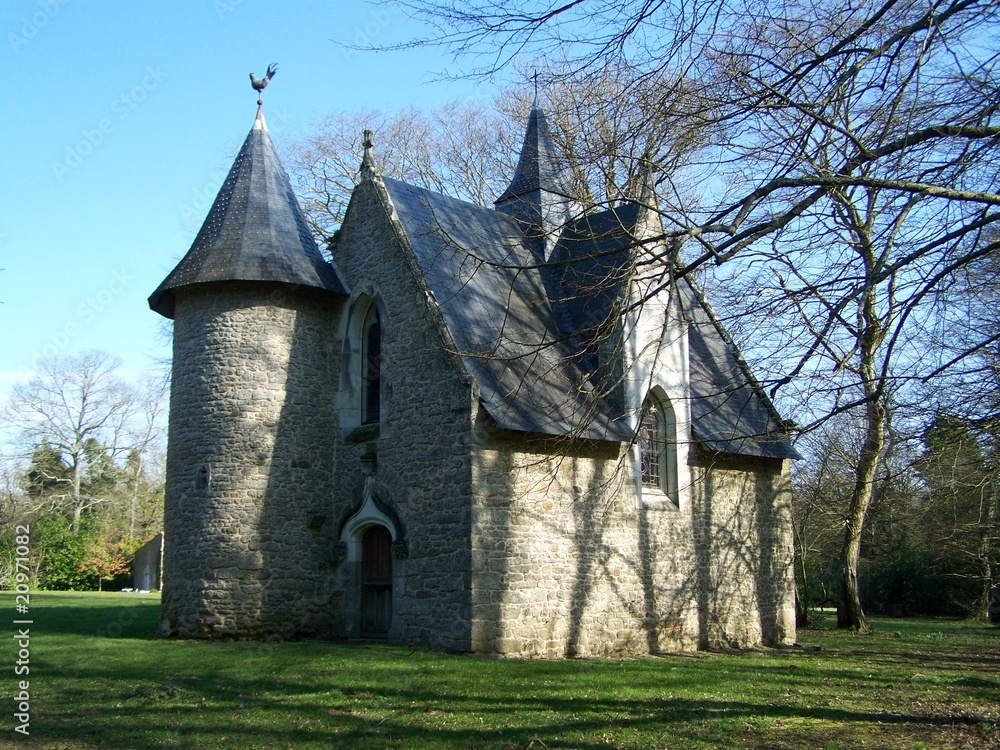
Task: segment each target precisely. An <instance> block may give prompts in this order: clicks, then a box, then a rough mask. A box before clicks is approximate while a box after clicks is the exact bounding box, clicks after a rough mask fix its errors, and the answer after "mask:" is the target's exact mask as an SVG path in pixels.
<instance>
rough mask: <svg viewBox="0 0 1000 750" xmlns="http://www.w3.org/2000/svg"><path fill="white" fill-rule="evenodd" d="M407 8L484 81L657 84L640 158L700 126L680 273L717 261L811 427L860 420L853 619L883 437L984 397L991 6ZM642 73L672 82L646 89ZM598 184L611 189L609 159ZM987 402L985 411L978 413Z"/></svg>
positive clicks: (681, 217) (408, 1)
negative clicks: (948, 394)
mask: <svg viewBox="0 0 1000 750" xmlns="http://www.w3.org/2000/svg"><path fill="white" fill-rule="evenodd" d="M401 5H402V7H404V8H405V9H407V11H408V12H409V13H410V14H411V15H412V16H413V17H414V18H416V19H418V20H420V21H423V22H424V23H426V24H428V29H429V31H428V34H427V35H426V36H424V37H423V38H419V39H415V40H413V41H411V42H409V43H408V44H410V45H421V44H437V45H443V46H445V47H446V48H448V49H450V50H451V51H452V52H454V53H455V54H456V55H463V56H465V57H466V58H468V57H469V55H473V56H475V58H474V59H475V60H477V61H478V62H479V64H480V67H479V68H478V69H477V70H476V74H478V75H483V76H488V75H490V74H492V73H494V72H497V71H498V70H500V69H501V68H504V67H506V66H508V65H510V64H511V63H512V62H515V61H523V60H524V59H525V58H536V59H537V58H539V57H543V58H548V59H561V60H563V63H562V65H563V67H562V69H561V71H555V74H554V75H550V77H549V85H550V86H552V87H558V85H559V80H560V76H561V77H562V78H563V79H564V80H566V81H567V82H568V81H569V80H570V79H576V80H588V78H589V79H594V78H595V76H599V74H600V72H601V71H606V70H609V69H617V70H628V71H629V75H628V76H627V80H628V81H631V82H642V83H643V84H644V86H645V90H651V91H654V92H656V93H654V98H655V99H656V100H657V102H658V104H659V105H660V110H661V111H662V112H667V111H669V112H670V116H669V117H668V118H665V119H664V124H665V125H666V127H667V131H666V132H657V131H656V130H655V129H653V128H648V127H647V128H643V127H632V128H631V131H632V132H631V142H632V144H633V147H636V146H637V147H638V148H639V149H640V152H641V153H642V158H644V159H648V158H649V156H650V154H649V153H648V151H649V149H647V148H646V147H645V145H644V144H645V143H647V142H648V141H645V140H644V139H645V138H646V137H647V136H650V137H652V138H653V139H663V138H667V139H669V138H671V137H673V138H677V135H676V134H677V132H678V130H679V129H682V128H683V125H684V124H689V123H697V124H698V129H697V136H696V137H695V138H694V139H693V140H692V141H691V142H690V143H691V148H688V149H684V148H682V149H679V150H677V153H680V154H682V155H683V156H684V157H686V164H685V167H686V169H681V170H673V171H667V172H665V173H664V174H663V175H662V176H661V186H660V193H661V195H665V196H667V198H668V200H667V201H664V203H663V207H664V209H665V210H664V212H663V218H664V224H665V226H666V239H667V241H668V243H669V244H670V245H672V249H673V250H674V251H675V252H676V253H677V255H676V256H675V257H676V258H677V261H678V265H679V268H678V269H677V271H676V272H677V274H679V275H683V274H686V273H690V272H692V271H693V270H695V269H698V268H703V267H706V266H713V265H714V266H717V267H718V271H717V272H718V275H719V281H720V282H721V283H718V284H715V285H714V286H715V287H717V288H721V289H722V290H724V291H728V292H729V293H730V294H731V297H730V299H729V300H727V304H724V305H722V308H723V309H726V310H729V311H731V313H732V317H730V318H728V319H727V321H726V322H727V323H728V324H729V326H730V328H731V329H732V330H733V331H734V333H735V334H736V336H737V337H738V338H739V339H740V341H741V343H742V344H743V346H744V348H745V350H746V351H748V352H750V353H751V356H752V358H753V359H754V360H756V361H757V362H759V363H760V364H761V368H760V369H761V371H762V374H763V376H764V380H765V382H766V385H767V386H768V388H769V389H770V392H771V395H772V396H773V397H775V398H777V399H778V401H779V403H781V402H782V398H783V396H784V397H786V398H787V399H788V401H790V402H793V403H795V404H799V405H801V404H806V405H807V406H806V407H805V408H799V409H797V412H798V413H797V414H796V416H797V417H798V418H800V419H802V420H804V421H805V423H806V427H818V426H820V425H822V424H823V423H824V421H825V420H828V419H830V418H831V417H833V416H836V415H838V414H844V413H852V414H855V415H857V417H858V418H859V420H860V421H859V429H860V432H859V434H860V435H861V437H860V439H859V444H858V446H857V451H858V453H857V457H856V459H855V461H854V462H853V474H854V476H853V488H852V490H851V497H850V501H849V503H848V508H847V510H846V511H845V535H844V546H843V550H842V562H843V588H842V591H841V604H842V609H841V612H840V615H841V618H840V619H841V624H842V625H852V626H854V627H864V626H865V620H864V615H863V612H862V610H861V607H860V603H859V601H858V596H857V581H856V574H857V567H858V553H859V545H860V540H861V533H862V527H863V525H864V522H865V519H866V517H867V514H868V511H869V508H870V507H871V503H872V502H873V497H874V487H875V483H876V473H877V471H878V467H879V465H880V462H883V460H884V457H885V453H886V450H887V449H888V447H889V446H890V445H891V444H892V443H891V441H889V440H888V439H887V434H888V431H889V430H893V429H895V430H899V429H901V428H902V427H903V426H905V425H906V424H907V422H909V423H910V424H916V423H919V422H920V421H921V420H926V419H927V418H929V416H928V415H929V414H930V411H929V410H926V409H921V408H920V407H921V406H925V405H926V403H927V402H928V401H933V398H929V397H928V396H929V394H928V392H927V390H926V388H925V386H927V385H929V384H932V385H938V384H940V383H943V382H949V383H952V384H961V385H964V386H966V387H967V386H972V387H973V388H974V389H975V388H977V387H978V388H979V389H980V390H982V389H983V388H984V387H986V388H990V387H992V389H993V390H994V392H995V389H996V368H997V367H998V359H1000V356H998V354H1000V352H998V350H997V341H998V335H997V333H996V323H997V321H996V317H995V315H989V314H983V311H984V310H988V309H989V304H986V305H984V304H983V303H982V301H981V300H983V299H985V298H987V297H989V295H991V294H992V295H993V296H994V297H995V291H992V292H985V293H984V292H983V291H982V290H980V289H979V288H978V285H977V283H976V282H975V281H973V279H978V280H981V281H982V280H985V281H987V282H988V283H987V286H989V285H992V284H993V282H995V279H993V276H995V274H991V272H990V270H989V268H990V266H989V263H990V262H991V259H995V258H996V255H997V250H998V248H1000V242H998V237H1000V233H998V226H1000V225H998V223H997V222H998V220H1000V194H998V176H997V166H996V165H997V164H998V163H1000V159H998V156H1000V124H998V120H997V106H998V102H1000V80H998V75H997V73H998V70H997V61H998V54H1000V53H998V52H997V47H996V45H995V44H994V43H993V41H992V40H994V39H996V38H998V37H1000V24H998V14H1000V6H998V5H997V4H996V3H995V2H987V1H985V0H863V1H862V2H847V1H846V0H784V1H782V2H777V1H775V2H770V1H768V0H765V1H764V2H752V3H750V2H744V1H741V0H735V1H734V0H693V1H682V2H679V3H664V2H657V1H655V0H654V1H650V0H623V1H621V2H609V1H608V0H570V1H569V2H564V3H560V4H555V5H547V6H543V7H542V8H541V9H540V8H539V7H538V5H537V4H534V3H529V2H522V1H518V0H515V1H514V2H507V1H505V2H498V1H497V0H469V1H468V2H460V3H441V2H437V1H436V0H405V1H404V2H402V3H401ZM522 64H523V63H522ZM547 72H549V73H552V71H547ZM652 81H658V82H669V83H667V84H666V88H665V89H663V90H662V91H658V90H657V89H655V88H651V87H650V86H649V84H650V82H652ZM635 90H636V89H635V87H634V86H632V85H626V86H624V87H619V88H617V89H615V88H614V87H611V88H608V89H604V90H602V91H601V93H600V94H599V95H598V99H599V100H600V104H599V105H598V106H599V108H600V109H601V111H602V113H603V114H601V115H599V116H598V117H597V118H596V119H595V118H592V117H591V118H588V120H587V124H588V125H590V124H593V123H594V122H596V123H597V125H598V127H597V130H598V132H600V130H601V126H602V125H603V124H604V123H605V122H606V121H607V120H608V119H609V118H614V117H616V116H618V114H619V113H620V112H622V111H624V110H627V108H628V105H629V103H630V99H629V97H630V96H631V95H632V93H633V92H634V91H635ZM679 92H687V95H685V96H678V95H677V94H678V93H679ZM654 109H655V107H654ZM671 133H672V134H673V135H671ZM612 140H613V139H612ZM615 148H620V146H616V147H615ZM570 153H572V151H570ZM608 164H609V165H610V164H613V162H608ZM606 173H607V174H608V175H609V176H610V177H611V181H612V182H614V181H615V177H616V175H615V169H614V167H611V168H609V169H607V171H606ZM692 175H695V176H694V177H692ZM681 176H683V177H684V179H685V180H686V183H685V184H684V185H683V188H682V187H681V184H680V183H679V182H678V177H681ZM692 188H694V190H692ZM603 192H604V193H605V194H606V195H608V197H612V196H611V191H609V190H607V189H606V188H605V189H604V191H603ZM681 195H683V196H684V199H683V200H672V198H673V197H674V196H681ZM993 288H994V289H995V287H993ZM970 313H976V314H970ZM977 372H978V373H986V374H988V375H989V377H987V378H986V379H985V382H983V380H982V379H981V380H980V381H979V383H978V385H976V384H974V379H973V378H970V375H969V374H970V373H977ZM996 401H997V399H996V397H995V395H994V396H993V397H992V398H986V399H978V400H977V402H978V403H980V404H982V405H984V407H986V409H987V411H988V410H989V408H990V404H994V405H995V403H996ZM978 416H979V417H980V418H989V414H985V415H984V414H982V413H980V414H979V415H978ZM915 432H916V431H915V430H914V433H915Z"/></svg>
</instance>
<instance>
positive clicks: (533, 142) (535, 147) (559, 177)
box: [495, 94, 573, 208]
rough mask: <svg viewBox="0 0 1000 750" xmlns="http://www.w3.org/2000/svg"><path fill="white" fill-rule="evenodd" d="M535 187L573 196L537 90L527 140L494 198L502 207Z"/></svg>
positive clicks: (525, 138) (566, 196)
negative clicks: (507, 182) (506, 182)
mask: <svg viewBox="0 0 1000 750" xmlns="http://www.w3.org/2000/svg"><path fill="white" fill-rule="evenodd" d="M535 190H544V191H546V192H549V193H555V194H557V195H561V196H563V197H564V198H572V197H573V192H572V190H570V187H569V180H568V179H566V175H565V173H564V170H563V168H562V160H561V159H560V156H559V152H558V150H557V149H556V147H555V144H554V143H553V142H552V134H551V132H550V131H549V122H548V120H547V119H546V118H545V113H544V112H543V111H542V109H541V107H539V106H538V98H537V94H536V97H535V101H534V102H533V103H532V106H531V114H530V115H528V127H527V129H526V130H525V133H524V144H523V145H522V146H521V156H520V157H519V158H518V160H517V168H516V169H515V170H514V178H513V179H512V180H511V181H510V185H509V186H508V187H507V189H506V190H505V191H504V192H503V195H501V196H500V197H499V198H497V199H496V201H495V202H496V204H497V207H498V208H499V205H500V204H501V203H504V202H505V201H509V200H511V199H513V198H519V197H521V196H525V195H527V194H528V193H531V192H532V191H535Z"/></svg>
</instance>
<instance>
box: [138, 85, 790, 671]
mask: <svg viewBox="0 0 1000 750" xmlns="http://www.w3.org/2000/svg"><path fill="white" fill-rule="evenodd" d="M372 147H373V143H372V139H371V136H370V134H368V133H366V140H365V156H364V161H363V163H362V166H361V172H360V175H361V177H360V182H359V184H358V185H357V186H356V188H355V189H354V192H353V195H352V198H351V201H350V205H349V207H348V209H347V213H346V217H345V219H344V221H343V224H342V226H341V228H340V231H339V232H338V234H337V238H336V241H335V242H334V243H333V245H332V246H331V253H332V262H330V261H328V260H326V259H325V258H324V256H323V255H322V254H321V253H320V251H319V249H318V248H317V245H316V243H315V240H314V238H313V236H312V234H311V232H310V230H309V228H308V226H307V224H306V222H305V220H304V218H303V215H302V212H301V209H300V207H299V204H298V202H297V200H296V197H295V195H294V194H293V191H292V188H291V184H290V182H289V179H288V176H287V174H286V173H285V171H284V169H283V167H282V165H281V163H280V161H279V159H278V156H277V153H276V151H275V148H274V145H273V144H272V141H271V139H270V137H269V135H268V131H267V126H266V124H265V121H264V116H263V114H262V111H261V110H260V108H258V111H257V117H256V120H255V122H254V124H253V127H252V129H251V130H250V133H249V135H248V136H247V138H246V141H245V142H244V144H243V147H242V149H241V150H240V152H239V155H238V156H237V157H236V160H235V163H234V164H233V166H232V169H231V171H230V172H229V175H228V177H227V178H226V180H225V183H224V184H223V186H222V188H221V189H220V191H219V194H218V196H217V198H216V199H215V202H214V204H213V205H212V208H211V210H210V212H209V214H208V217H207V218H206V219H205V222H204V225H203V226H202V228H201V230H200V232H199V233H198V235H197V237H196V238H195V240H194V243H193V244H192V246H191V248H190V250H189V251H188V252H187V254H186V255H185V256H184V257H183V259H182V260H181V261H180V262H179V263H178V265H177V267H176V268H174V270H173V271H172V272H171V273H170V274H169V275H168V276H167V278H166V279H165V280H164V281H163V283H162V284H160V286H159V287H158V288H157V289H156V291H155V292H154V293H153V294H152V295H151V296H150V298H149V305H150V307H151V308H152V309H153V310H154V311H156V312H157V313H159V314H161V315H163V316H165V317H167V318H171V319H172V320H173V325H174V339H173V369H172V378H173V379H172V385H171V395H170V426H169V443H168V455H167V477H166V500H165V514H164V529H165V531H164V548H163V598H162V613H161V621H160V632H161V634H162V635H165V636H179V637H232V638H259V637H274V636H276V637H287V638H301V637H308V638H328V639H356V638H371V639H387V640H388V641H390V642H394V643H407V644H413V645H416V646H421V647H429V648H433V649H441V650H449V651H461V652H474V653H480V654H491V655H501V656H509V657H541V658H562V657H571V656H610V655H623V656H624V655H639V654H647V653H657V652H668V651H677V650H690V649H697V648H714V647H752V646H758V645H782V644H789V643H792V642H794V640H795V616H794V582H793V573H792V558H793V548H792V522H791V508H790V486H789V474H788V463H789V460H790V459H794V458H796V457H797V454H796V453H795V450H794V448H793V447H792V446H791V444H790V441H789V438H788V435H787V434H786V433H785V431H784V429H783V423H782V421H781V419H780V418H779V416H778V414H777V413H776V412H775V409H774V407H773V406H772V404H771V403H770V401H769V400H768V398H767V396H766V395H765V393H764V392H763V391H762V389H761V388H760V386H759V385H758V384H757V382H756V380H755V379H754V377H753V375H752V374H751V372H750V371H749V369H748V367H747V365H746V363H745V362H744V361H743V359H742V358H741V356H740V354H739V352H738V351H737V350H736V348H735V346H734V345H733V342H732V341H731V339H730V338H729V337H728V336H727V334H726V332H725V330H724V329H723V327H722V326H721V324H720V323H719V321H718V319H717V318H716V316H715V314H714V313H713V311H712V309H711V308H710V307H709V305H708V303H707V302H706V300H705V299H704V297H703V296H702V294H701V293H700V291H699V290H698V289H697V288H696V287H695V286H694V285H693V283H692V282H691V281H690V280H689V279H687V278H680V279H673V278H672V277H671V275H670V274H669V270H670V269H669V268H667V267H665V265H664V264H669V263H670V260H669V258H670V257H671V256H670V254H669V253H668V252H667V248H666V247H665V246H664V245H663V243H662V241H656V240H655V238H657V237H659V236H661V235H662V232H663V229H662V225H661V223H660V218H659V215H658V213H657V212H656V210H655V195H654V193H653V190H652V183H651V181H649V180H647V185H646V187H645V188H644V190H643V194H642V195H641V196H638V197H637V198H636V200H634V201H630V202H625V203H623V204H622V205H619V206H616V207H614V208H609V209H607V210H604V211H600V212H585V211H583V210H581V209H580V207H579V206H578V204H577V203H576V202H575V201H574V200H573V197H572V191H571V190H570V189H569V187H568V180H567V178H566V176H565V175H564V173H563V170H562V169H561V167H560V162H561V159H560V154H559V153H558V152H557V150H556V148H555V146H554V142H553V140H552V138H551V136H550V131H549V126H548V124H547V122H546V118H545V114H544V112H543V111H542V109H541V108H540V107H539V106H537V104H536V105H535V106H534V107H533V109H532V111H531V114H530V116H529V118H528V122H527V128H526V133H525V137H524V144H523V147H522V151H521V154H520V159H519V162H518V165H517V168H516V170H515V172H514V174H513V175H512V177H511V181H510V185H509V186H508V187H507V189H506V190H504V192H503V193H502V194H501V195H500V196H499V198H497V200H496V204H495V207H494V208H492V209H488V208H483V207H480V206H477V205H473V204H470V203H466V202H463V201H460V200H457V199H455V198H451V197H448V196H446V195H441V194H438V193H434V192H431V191H429V190H426V189H423V188H420V187H416V186H414V185H410V184H407V183H405V182H401V181H399V180H395V179H390V178H388V177H383V176H381V175H380V174H379V171H378V168H377V164H376V160H375V157H374V154H373V148H372ZM656 264H660V266H659V268H660V270H661V271H662V272H661V273H657V274H656V276H655V278H656V279H658V280H659V281H658V282H657V284H655V285H654V284H653V283H651V282H649V281H644V280H643V279H644V278H645V279H648V278H650V276H649V274H648V273H647V274H645V275H644V274H642V273H640V272H639V271H637V269H640V268H643V269H647V270H648V269H649V268H651V267H655V265H656ZM664 279H666V280H667V281H666V283H664V281H663V280H664Z"/></svg>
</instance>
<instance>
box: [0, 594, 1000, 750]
mask: <svg viewBox="0 0 1000 750" xmlns="http://www.w3.org/2000/svg"><path fill="white" fill-rule="evenodd" d="M31 605H32V609H31V615H30V616H31V618H32V619H33V620H34V624H33V625H32V630H31V633H32V635H31V675H30V681H31V686H30V691H31V699H32V700H31V726H30V731H31V735H30V738H28V739H27V740H26V741H25V740H24V738H22V737H21V736H20V735H17V734H15V733H14V732H13V731H12V724H13V720H12V711H11V710H10V706H11V702H10V701H9V700H7V699H8V698H9V696H10V695H11V692H10V688H11V687H13V682H14V680H15V678H14V676H13V663H14V661H15V658H16V656H15V647H14V644H13V642H12V639H11V638H10V636H9V630H6V633H7V634H6V635H5V636H4V641H5V642H6V643H7V644H10V645H8V646H4V647H3V648H2V649H0V654H2V655H0V674H3V678H0V687H2V688H3V695H4V698H5V700H4V704H5V706H4V712H3V716H4V720H3V722H4V732H3V734H2V735H0V747H15V746H16V747H25V748H28V747H30V748H94V747H102V748H122V749H126V748H127V749H128V750H139V749H141V748H227V749H232V750H240V749H243V748H331V747H333V748H337V747H345V748H428V749H429V748H435V750H438V749H440V748H483V749H486V748H489V749H492V750H515V749H517V748H534V749H543V748H737V747H742V748H842V747H852V748H854V747H857V748H860V747H867V748H941V747H976V748H979V747H1000V628H995V627H991V626H986V625H974V624H970V623H963V622H956V621H949V620H886V619H876V620H875V621H874V622H875V632H874V633H873V634H872V635H865V636H863V635H856V634H850V633H841V632H838V631H836V630H833V629H832V627H831V626H832V623H825V624H826V626H827V627H825V628H819V629H813V630H807V631H804V632H801V633H800V642H801V643H802V644H803V646H804V648H800V649H789V650H779V651H766V652H749V653H726V654H694V655H686V656H667V657H655V658H646V659H637V660H629V661H613V660H607V661H583V660H580V661H562V662H541V661H499V660H490V659H483V658H478V657H473V656H467V655H459V656H456V655H447V654H438V653H432V652H426V651H420V650H414V649H410V648H405V647H397V646H385V645H378V644H343V643H304V642H298V643H245V642H229V643H222V642H201V641H175V640H160V639H156V638H155V637H153V633H154V631H155V626H156V618H157V613H158V609H159V606H158V605H159V601H158V599H157V598H156V597H155V596H141V595H137V594H63V593H36V594H32V597H31ZM0 613H2V617H3V620H2V621H3V622H5V623H6V626H5V629H6V628H12V627H13V626H12V625H11V623H12V621H13V620H14V619H16V618H17V617H18V615H17V614H16V613H15V612H14V600H13V595H12V594H0Z"/></svg>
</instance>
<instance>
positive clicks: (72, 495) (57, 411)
mask: <svg viewBox="0 0 1000 750" xmlns="http://www.w3.org/2000/svg"><path fill="white" fill-rule="evenodd" d="M119 364H120V363H119V361H118V360H117V359H115V358H113V357H111V356H110V355H108V354H106V353H104V352H98V351H88V352H85V353H84V354H82V355H80V356H78V357H73V356H68V357H61V358H51V359H43V360H41V361H40V362H39V364H38V369H37V374H36V375H35V377H34V378H32V379H31V380H30V381H29V382H27V383H24V384H18V385H16V386H15V387H14V389H13V391H12V394H11V398H10V402H9V404H8V406H7V409H6V412H5V414H4V419H5V421H7V422H9V423H10V424H11V425H13V426H14V427H15V428H16V429H17V431H18V433H19V437H20V440H21V444H22V445H23V447H24V449H25V452H24V455H25V457H28V456H30V455H31V453H32V451H34V449H35V447H36V446H38V445H39V444H41V443H47V444H48V445H49V446H51V448H52V449H53V450H55V451H57V452H58V453H60V454H61V455H62V457H63V459H64V460H65V461H66V462H67V463H68V466H69V472H68V477H66V478H62V477H58V476H53V477H52V481H54V482H58V483H59V484H61V485H62V486H63V488H62V490H60V491H59V492H58V493H57V497H58V498H59V499H60V503H61V505H62V506H63V507H64V509H65V510H66V511H67V512H68V514H69V516H70V518H71V524H72V525H71V528H72V531H73V533H74V534H76V533H77V532H78V531H79V529H80V519H81V516H82V514H83V513H84V512H85V511H86V510H88V509H89V508H92V507H93V506H95V505H97V504H99V503H102V502H105V501H106V500H107V498H106V497H103V496H101V495H89V494H87V493H85V492H83V491H82V487H83V484H84V476H85V474H86V472H87V469H88V465H89V464H90V463H91V462H92V461H93V460H94V456H95V455H96V454H95V447H96V448H98V449H99V450H98V451H97V452H98V453H100V454H101V456H102V457H109V458H111V459H112V460H113V459H114V458H116V457H117V456H119V455H122V454H123V453H124V452H126V451H127V450H128V449H130V448H131V447H132V446H133V440H132V436H131V435H130V433H129V426H130V422H131V420H132V418H133V417H134V416H135V414H136V412H137V410H138V409H139V402H138V399H137V397H136V394H135V392H134V390H133V389H131V388H130V387H128V386H127V385H126V384H125V383H124V382H123V381H122V380H121V379H120V378H119V377H118V376H117V373H116V370H117V368H118V366H119Z"/></svg>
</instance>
